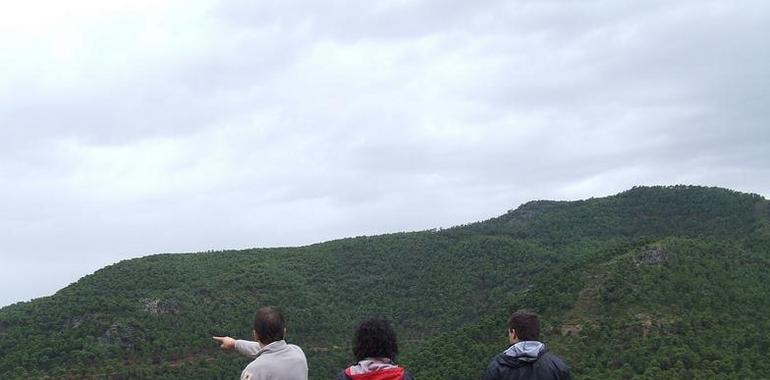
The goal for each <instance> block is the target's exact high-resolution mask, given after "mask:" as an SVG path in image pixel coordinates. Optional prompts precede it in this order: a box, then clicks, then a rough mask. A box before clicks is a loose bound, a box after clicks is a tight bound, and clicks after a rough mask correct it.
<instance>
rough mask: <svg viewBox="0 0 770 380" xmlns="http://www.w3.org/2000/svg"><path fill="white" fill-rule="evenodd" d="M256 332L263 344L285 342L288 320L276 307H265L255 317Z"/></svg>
mask: <svg viewBox="0 0 770 380" xmlns="http://www.w3.org/2000/svg"><path fill="white" fill-rule="evenodd" d="M254 332H256V333H257V337H258V339H259V341H260V342H261V343H262V344H270V343H273V342H277V341H279V340H283V338H284V335H285V333H286V320H285V319H284V318H283V313H281V310H279V309H278V308H276V307H273V306H265V307H263V308H261V309H259V310H257V314H256V315H255V316H254Z"/></svg>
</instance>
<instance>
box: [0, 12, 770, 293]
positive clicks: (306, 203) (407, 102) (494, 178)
mask: <svg viewBox="0 0 770 380" xmlns="http://www.w3.org/2000/svg"><path fill="white" fill-rule="evenodd" d="M768 36H770V2H768V1H765V0H756V1H735V0H725V1H707V0H692V1H686V0H685V1H467V0H462V1H447V0H436V1H403V0H401V1H347V2H346V1H333V0H329V1H310V0H308V1H289V0H282V1H276V2H257V1H245V0H244V1H239V0H229V1H215V0H201V1H192V0H180V1H162V0H125V1H122V0H110V1H102V0H69V1H40V0H27V1H17V2H9V3H7V4H4V5H3V6H2V9H1V10H0V132H1V134H0V136H1V138H0V198H1V199H2V202H0V260H1V262H0V305H7V304H10V303H13V302H17V301H25V300H29V299H30V298H35V297H40V296H46V295H51V294H53V293H54V292H55V291H56V290H57V289H60V288H62V287H64V286H66V285H67V284H69V283H71V282H74V281H76V280H77V279H78V278H80V277H82V276H84V275H86V274H88V273H92V272H93V271H95V270H97V269H99V268H101V267H103V266H104V265H107V264H111V263H114V262H117V261H120V260H122V259H126V258H131V257H138V256H144V255H149V254H154V253H163V252H189V251H204V250H209V249H228V248H249V247H272V246H296V245H304V244H309V243H314V242H320V241H326V240H330V239H335V238H341V237H350V236H358V235H373V234H381V233H388V232H397V231H410V230H421V229H427V228H434V227H449V226H452V225H457V224H463V223H467V222H472V221H478V220H483V219H487V218H490V217H493V216H497V215H500V214H502V213H504V212H505V211H507V210H508V209H511V208H515V207H517V206H518V205H519V204H521V203H523V202H526V201H529V200H533V199H560V200H574V199H582V198H587V197H592V196H605V195H611V194H614V193H617V192H620V191H623V190H626V189H628V188H630V187H632V186H634V185H644V184H647V185H650V184H680V183H681V184H700V185H713V186H722V187H728V188H732V189H735V190H740V191H745V192H754V193H759V194H762V195H763V196H765V197H768V195H770V191H769V190H768V189H770V126H768V120H770V118H769V117H768V116H770V115H769V114H770V42H769V40H768Z"/></svg>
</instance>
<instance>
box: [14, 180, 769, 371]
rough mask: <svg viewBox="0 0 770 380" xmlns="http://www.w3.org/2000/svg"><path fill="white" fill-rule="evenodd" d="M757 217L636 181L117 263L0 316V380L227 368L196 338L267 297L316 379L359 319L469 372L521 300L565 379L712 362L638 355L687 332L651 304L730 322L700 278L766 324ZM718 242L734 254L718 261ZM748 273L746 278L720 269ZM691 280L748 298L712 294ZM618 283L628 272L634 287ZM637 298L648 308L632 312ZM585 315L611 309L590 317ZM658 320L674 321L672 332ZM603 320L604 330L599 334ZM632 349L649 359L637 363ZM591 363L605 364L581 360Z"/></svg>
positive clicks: (424, 366)
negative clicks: (360, 232)
mask: <svg viewBox="0 0 770 380" xmlns="http://www.w3.org/2000/svg"><path fill="white" fill-rule="evenodd" d="M768 220H770V207H769V206H768V201H767V200H766V199H764V198H763V197H761V196H759V195H756V194H746V193H740V192H735V191H732V190H727V189H720V188H705V187H698V186H668V187H665V186H660V187H635V188H633V189H630V190H628V191H625V192H622V193H619V194H617V195H613V196H608V197H602V198H591V199H586V200H581V201H532V202H527V203H525V204H522V205H521V206H519V207H518V208H516V209H514V210H509V211H508V212H507V213H505V214H503V215H501V216H498V217H495V218H491V219H488V220H485V221H481V222H475V223H470V224H466V225H461V226H456V227H452V228H448V229H441V230H426V231H417V232H406V233H394V234H386V235H376V236H366V237H354V238H344V239H337V240H332V241H329V242H323V243H316V244H311V245H307V246H302V247H284V248H258V249H246V250H228V251H218V252H209V253H188V254H160V255H150V256H145V257H142V258H136V259H130V260H124V261H121V262H120V263H117V264H113V265H109V266H106V267H104V268H102V269H100V270H98V271H96V272H95V273H93V274H92V275H89V276H85V277H84V278H82V279H80V280H79V281H78V282H76V283H73V284H71V285H70V286H68V287H66V288H64V289H62V290H60V291H59V292H57V293H56V294H55V295H54V296H51V297H46V298H41V299H37V300H33V301H31V302H28V303H19V304H14V305H10V306H7V307H4V308H2V309H0V337H1V338H2V339H0V341H1V342H0V357H2V358H3V359H0V377H3V378H23V377H42V376H47V375H56V376H63V377H65V378H66V377H68V376H69V377H72V378H76V377H98V376H101V375H105V374H106V376H107V377H114V378H121V376H129V377H164V378H184V377H185V376H188V377H189V376H193V377H199V378H224V377H233V376H235V375H237V373H239V371H240V368H242V367H243V366H244V365H245V362H244V360H243V359H241V358H237V357H235V356H234V355H226V354H223V353H220V352H218V351H217V349H216V347H214V346H213V344H212V343H211V342H210V341H208V335H209V334H223V335H233V336H241V337H243V336H248V326H249V325H250V323H251V321H250V320H251V318H252V315H251V313H253V310H254V309H255V308H256V306H257V305H261V304H267V303H271V304H278V305H281V306H282V307H284V309H285V310H286V313H287V317H288V319H289V323H290V331H292V334H293V335H290V337H289V339H290V340H292V341H294V342H297V343H299V344H300V345H301V346H303V347H306V348H307V350H306V352H307V353H308V356H309V359H310V363H311V377H312V378H328V377H330V376H332V375H333V374H334V373H335V372H336V371H337V370H339V369H340V368H342V367H343V366H344V365H345V364H347V363H348V362H349V361H350V360H351V359H350V354H349V353H348V351H347V350H349V339H350V336H351V330H352V328H353V327H354V324H355V322H356V321H357V320H358V319H361V318H363V317H366V316H370V315H382V316H385V317H387V318H389V319H391V320H393V322H394V325H395V326H396V329H397V331H398V333H399V336H400V341H401V343H402V345H403V350H402V352H403V355H402V362H403V363H404V364H405V365H407V366H408V367H410V368H413V369H414V371H415V374H417V375H419V376H420V378H428V379H432V378H435V379H448V378H458V379H464V378H474V377H478V376H479V374H480V371H481V370H483V367H484V366H485V365H486V362H487V361H488V359H489V358H490V357H491V355H493V354H494V353H495V352H497V351H498V350H501V349H502V348H504V346H505V342H504V340H503V339H502V336H503V334H501V333H500V331H502V330H504V326H501V320H502V322H503V323H502V325H504V319H505V314H506V313H507V312H509V311H510V310H512V309H515V308H518V307H526V308H530V309H533V310H536V311H537V312H538V313H540V314H541V316H542V317H543V324H544V334H545V339H546V340H547V342H550V343H549V346H550V347H552V349H553V350H554V351H556V352H557V353H559V354H563V355H564V356H565V357H566V358H567V359H568V362H569V363H570V364H571V365H572V366H573V369H574V370H573V371H574V372H575V373H576V374H577V375H578V376H586V377H596V376H600V377H607V378H629V377H626V376H629V375H630V377H634V376H637V377H641V378H653V377H654V376H658V378H660V376H663V377H666V376H667V375H666V374H668V375H670V376H672V377H674V378H675V377H677V376H696V377H698V376H706V375H709V373H706V372H703V371H705V370H703V369H701V368H698V366H697V365H696V364H702V363H704V362H707V363H711V362H714V360H712V359H713V358H712V357H711V356H713V355H711V351H709V350H711V349H710V348H709V349H705V348H704V349H703V350H700V349H699V348H698V347H696V348H692V349H690V350H689V351H687V350H684V351H683V352H684V353H679V354H676V355H679V356H681V358H682V360H680V361H681V365H680V363H679V362H676V361H675V362H673V363H669V362H667V361H665V360H663V359H660V358H659V357H658V356H657V354H655V353H654V352H651V351H647V349H646V348H644V347H647V346H645V345H646V344H648V343H649V344H652V343H655V342H658V341H665V342H667V343H666V344H668V345H672V344H673V343H672V342H674V343H676V341H675V340H673V338H671V337H672V336H681V337H687V338H688V339H689V338H690V335H688V334H690V329H691V328H692V323H694V322H692V323H691V321H689V320H684V319H682V318H673V317H670V316H669V317H666V316H665V315H668V314H666V312H664V311H665V307H666V306H665V305H666V304H664V303H661V302H659V301H660V300H668V301H667V302H668V303H669V304H672V305H676V304H677V302H680V300H681V301H682V302H684V300H689V301H687V302H691V303H692V304H693V305H695V307H696V309H695V310H696V311H698V310H701V309H702V312H701V311H698V313H700V314H698V313H695V315H701V314H703V316H702V320H709V319H708V318H707V317H708V314H707V312H708V311H710V312H716V311H718V312H720V313H727V314H726V315H727V316H729V318H726V320H730V321H732V320H736V321H737V320H741V318H740V317H741V316H740V315H734V313H733V312H731V311H725V310H721V309H718V308H717V309H715V308H714V307H715V306H714V305H711V304H709V303H707V302H705V301H702V300H701V298H702V297H701V295H699V294H698V293H697V289H698V286H701V287H704V289H709V292H712V293H714V294H717V295H718V294H721V293H720V292H724V293H725V294H730V296H731V297H732V299H733V300H734V301H730V302H733V303H734V304H735V306H736V307H737V310H739V311H741V312H742V313H744V314H745V315H752V316H756V318H758V321H757V322H756V323H754V322H751V323H750V325H751V326H754V327H762V326H767V325H766V324H765V323H766V321H767V318H763V317H761V316H759V313H757V312H756V311H755V310H750V309H751V307H752V306H751V301H752V300H756V299H755V298H753V297H755V295H757V294H759V295H766V294H770V289H769V288H768V285H764V284H762V283H761V281H759V279H761V280H762V281H764V280H768V279H767V278H766V276H765V275H764V274H762V271H757V270H756V268H764V267H765V266H766V263H767V260H768V257H770V254H768V251H770V248H769V245H768V242H769V241H770V239H768V238H767V237H768V235H770V233H768V231H770V227H768V226H769V225H770V223H769V222H768ZM649 247H659V248H660V249H663V250H664V251H665V252H667V253H665V254H663V256H661V257H664V259H661V260H663V261H661V262H659V263H656V264H655V265H646V264H645V265H641V264H638V263H637V262H636V261H634V260H640V257H642V256H643V252H647V251H645V250H646V249H648V248H649ZM719 249H722V251H723V252H728V251H729V252H738V253H737V254H736V256H720V255H718V254H717V253H716V251H718V250H719ZM640 255H642V256H640ZM699 255H702V256H699ZM699 257H702V260H703V262H702V263H700V262H699V261H698V258H699ZM658 259H660V257H659V258H657V259H656V258H655V257H654V255H653V258H652V259H650V260H652V261H655V260H658ZM613 260H614V261H613ZM752 260H754V261H752ZM756 260H759V261H756ZM643 261H644V260H642V262H643ZM731 262H735V263H737V264H736V265H737V267H735V268H732V269H730V270H729V271H723V272H724V273H722V272H720V271H718V270H716V268H718V266H717V264H719V265H727V264H728V263H731ZM607 263H610V264H607ZM612 263H615V264H612ZM617 263H620V264H617ZM701 267H702V268H703V269H700V272H697V271H696V272H692V271H691V269H692V268H701ZM596 268H600V269H598V270H599V272H594V271H596V270H597V269H596ZM602 268H609V269H606V272H602V270H604V269H602ZM691 272H692V273H691ZM744 274H748V275H750V276H748V277H747V278H746V279H744V280H740V281H738V280H736V279H735V278H733V277H737V278H742V276H743V275H744ZM591 275H595V276H604V277H606V278H608V279H612V282H603V281H601V282H596V281H594V282H591V281H592V280H596V279H592V278H591V277H590V276H591ZM728 275H729V276H728ZM587 276H588V277H587ZM703 276H706V277H710V278H713V279H714V280H715V281H721V282H723V283H727V284H733V285H734V286H738V285H739V284H740V285H742V286H746V288H747V289H752V292H753V293H751V294H748V293H747V295H745V296H741V295H740V293H735V289H732V288H730V289H723V290H720V289H718V288H713V287H710V286H709V285H708V284H704V283H702V279H701V277H703ZM752 276H753V277H752ZM624 278H637V279H638V283H639V285H638V286H633V284H629V283H627V282H625V281H624ZM656 281H657V282H661V283H667V282H671V283H676V284H679V285H680V286H681V287H682V288H683V289H690V290H692V292H693V294H690V293H686V294H675V295H676V296H677V297H674V296H672V294H669V293H670V292H669V291H668V290H666V289H658V288H656V287H654V286H653V285H654V284H655V282H656ZM767 283H770V281H768V282H767ZM696 285H697V286H696ZM640 289H643V290H644V289H646V291H647V292H649V293H650V294H651V295H650V296H649V297H647V296H645V295H644V294H641V293H639V292H640V291H641V290H640ZM693 289H694V290H693ZM712 296H713V294H712ZM581 297H582V298H581ZM645 297H646V298H645ZM656 297H657V298H656ZM703 297H705V296H703ZM658 298H659V299H660V300H659V299H658ZM581 302H583V303H581ZM586 302H593V304H592V305H589V304H586ZM730 302H727V304H730ZM642 305H646V307H649V308H650V310H651V312H647V311H639V310H637V309H638V308H639V307H640V306H642ZM588 306H591V307H588ZM595 310H606V311H607V314H606V315H604V314H601V315H599V318H598V319H597V318H595V319H592V318H589V317H591V315H590V313H591V312H595ZM613 310H614V311H613ZM634 310H636V311H634ZM675 310H678V312H681V310H684V309H683V308H681V307H679V308H676V309H675ZM758 310H763V309H762V308H761V307H759V308H758ZM626 311H628V312H626ZM631 311H634V312H633V313H632V312H631ZM629 313H631V314H629ZM669 314H670V313H669ZM768 314H770V313H768ZM666 318H668V319H666ZM699 318H701V317H699ZM669 320H670V321H671V322H670V323H668V322H666V321H669ZM660 321H662V322H660ZM658 322H660V323H658ZM664 322H666V323H664ZM674 322H676V323H674ZM709 323H714V322H713V321H711V322H709ZM659 324H660V325H661V326H660V328H658V327H657V326H658V325H659ZM578 325H579V327H577V326H578ZM717 325H718V324H717ZM640 326H641V327H640ZM671 326H675V327H676V328H677V329H678V330H676V331H674V332H671V329H673V327H671ZM615 327H617V328H618V331H617V332H611V333H608V332H607V331H606V329H613V328H615ZM25 329H26V330H27V331H28V332H26V333H25ZM731 329H732V330H730V329H728V330H729V331H734V328H732V327H731ZM628 331H642V332H643V331H647V333H646V334H643V335H638V341H639V343H638V345H639V347H637V348H634V347H624V346H623V344H622V343H623V339H626V340H627V339H628V338H629V337H630V336H637V335H628V334H631V333H630V332H628ZM47 332H50V333H47ZM607 334H609V335H607ZM613 334H614V335H613ZM624 334H625V335H624ZM672 334H673V335H672ZM676 334H679V335H676ZM749 334H750V333H749ZM597 336H600V337H601V336H606V337H607V339H608V340H609V341H611V342H614V343H612V344H614V346H613V347H615V349H614V350H602V349H600V348H597V347H595V346H591V345H590V344H587V343H585V341H586V340H589V339H591V338H595V337H597ZM619 337H622V338H623V339H620V338H619ZM25 339H28V340H29V341H28V342H26V344H23V345H22V344H21V343H20V342H23V341H25ZM453 339H462V340H464V343H466V344H464V345H463V347H464V348H467V351H466V352H458V351H456V348H453V347H448V345H447V344H446V341H447V340H450V341H451V340H453ZM656 339H657V340H656ZM763 342H764V340H762V338H761V337H757V338H756V339H754V340H752V341H750V342H748V343H751V344H750V345H749V346H750V347H754V346H756V347H757V350H758V352H760V353H762V352H766V351H767V348H766V347H765V346H763V344H764V343H763ZM754 343H756V344H754ZM699 344H700V345H702V346H704V347H711V346H709V343H707V342H700V343H699ZM51 347H56V348H57V349H52V348H51ZM675 348H676V347H675ZM763 349H764V351H763ZM635 350H636V351H635ZM583 352H585V353H583ZM628 352H635V353H636V355H637V356H641V357H644V356H645V355H646V356H647V357H649V358H650V359H651V360H657V362H656V363H657V364H656V366H647V367H646V366H645V365H644V364H640V363H638V361H637V360H635V359H633V358H631V357H630V356H629V357H627V356H628V355H626V354H627V353H628ZM672 352H673V351H672ZM676 352H679V351H676ZM672 355H673V354H672ZM676 355H674V356H676ZM677 357H678V356H677ZM619 358H620V359H619ZM463 359H465V360H463ZM597 360H598V361H602V362H606V363H608V364H607V365H606V366H597V365H592V362H595V361H597ZM730 360H732V362H731V363H732V364H731V365H732V367H731V369H730V370H729V371H728V368H727V367H726V365H722V364H720V365H719V366H716V367H715V368H717V369H719V372H714V373H723V374H727V375H730V374H732V375H735V376H738V375H739V374H741V373H742V372H741V371H742V370H743V371H744V372H745V371H749V372H747V373H748V374H749V375H752V374H760V375H762V374H768V375H770V369H768V368H767V367H766V366H765V367H762V365H761V364H751V365H744V364H741V366H738V365H737V364H735V363H737V359H736V358H732V357H731V359H730ZM623 361H627V363H624V362H623ZM717 361H718V360H717ZM720 363H721V362H720ZM624 364H628V366H624ZM604 367H606V368H604ZM446 368H449V372H447V370H446ZM655 368H657V369H658V370H660V371H662V372H660V373H658V372H655ZM709 370H711V371H712V372H713V371H714V369H709ZM744 374H745V373H744ZM453 376H454V377H453Z"/></svg>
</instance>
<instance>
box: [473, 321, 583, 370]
mask: <svg viewBox="0 0 770 380" xmlns="http://www.w3.org/2000/svg"><path fill="white" fill-rule="evenodd" d="M508 339H509V341H510V343H511V346H510V347H509V348H508V349H507V350H505V351H503V352H502V353H501V354H499V355H497V357H495V358H494V359H493V360H492V362H491V363H489V366H488V367H487V371H486V372H485V373H484V378H483V380H519V379H553V380H569V379H572V375H570V373H569V368H568V367H567V365H566V364H565V363H564V362H563V361H562V360H561V359H560V358H559V357H558V356H556V355H554V354H552V353H550V352H548V351H547V350H546V349H545V345H544V344H543V343H542V342H540V341H539V339H540V322H539V321H538V319H537V314H535V313H532V312H529V311H526V310H519V311H516V312H515V313H513V314H512V315H511V318H510V319H509V320H508Z"/></svg>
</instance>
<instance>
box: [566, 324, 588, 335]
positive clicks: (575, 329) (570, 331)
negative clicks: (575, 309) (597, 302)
mask: <svg viewBox="0 0 770 380" xmlns="http://www.w3.org/2000/svg"><path fill="white" fill-rule="evenodd" d="M581 331H583V326H582V325H578V324H566V325H562V326H561V335H564V336H577V335H578V334H580V332H581Z"/></svg>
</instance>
